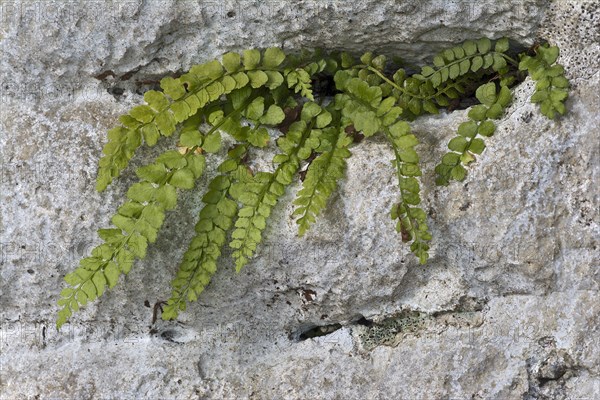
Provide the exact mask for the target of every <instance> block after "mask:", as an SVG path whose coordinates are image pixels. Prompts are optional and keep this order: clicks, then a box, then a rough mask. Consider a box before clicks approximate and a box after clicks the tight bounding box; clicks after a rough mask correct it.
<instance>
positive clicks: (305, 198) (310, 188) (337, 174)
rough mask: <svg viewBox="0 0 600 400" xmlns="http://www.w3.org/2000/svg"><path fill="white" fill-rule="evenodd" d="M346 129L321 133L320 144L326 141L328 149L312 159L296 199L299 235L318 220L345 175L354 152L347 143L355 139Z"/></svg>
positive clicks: (294, 213) (295, 211)
mask: <svg viewBox="0 0 600 400" xmlns="http://www.w3.org/2000/svg"><path fill="white" fill-rule="evenodd" d="M344 130H345V127H331V128H329V129H326V130H324V132H323V134H322V136H321V137H320V141H319V147H324V145H325V148H326V150H325V151H323V152H322V153H321V154H320V155H319V156H318V157H317V158H315V159H314V160H313V161H312V162H311V163H310V165H309V167H308V169H307V172H306V176H305V178H304V182H303V186H302V189H301V190H300V191H298V195H297V198H296V200H294V204H295V205H296V206H297V207H296V209H295V210H294V212H293V214H292V215H293V216H299V218H298V219H297V220H296V223H297V224H298V225H299V226H298V234H299V235H300V236H302V235H304V233H305V232H306V230H307V229H308V228H309V226H310V224H312V223H313V222H315V218H316V216H317V215H319V213H320V212H321V211H322V210H323V209H324V208H325V205H326V204H327V200H328V199H329V197H330V196H331V194H332V193H333V192H334V191H335V189H336V187H337V183H338V181H339V180H340V179H341V178H342V177H343V176H344V172H345V170H346V159H347V158H348V157H350V155H351V153H350V151H349V150H348V146H349V145H350V144H351V143H352V141H353V140H352V138H350V137H348V136H347V135H346V133H345V131H344Z"/></svg>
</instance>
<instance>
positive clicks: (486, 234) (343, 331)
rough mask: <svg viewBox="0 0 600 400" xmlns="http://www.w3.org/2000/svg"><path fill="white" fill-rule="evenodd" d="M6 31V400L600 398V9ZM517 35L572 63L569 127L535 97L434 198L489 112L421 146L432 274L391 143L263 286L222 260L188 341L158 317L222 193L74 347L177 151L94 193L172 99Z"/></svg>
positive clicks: (279, 246) (426, 129)
mask: <svg viewBox="0 0 600 400" xmlns="http://www.w3.org/2000/svg"><path fill="white" fill-rule="evenodd" d="M0 9H1V10H2V15H1V24H2V25H1V30H0V41H1V46H2V60H1V62H2V64H1V65H2V68H1V71H0V73H1V75H0V78H1V80H2V82H1V83H2V104H1V107H0V108H1V111H0V124H1V125H0V132H1V137H0V143H1V149H2V153H1V161H2V193H1V195H2V209H1V220H0V242H1V260H0V263H1V265H0V267H1V269H0V290H1V300H0V307H1V310H2V311H1V314H0V323H1V326H0V334H1V336H0V346H1V354H0V395H1V398H2V399H4V398H6V399H29V398H40V399H46V398H60V399H67V398H69V399H70V398H116V399H132V398H152V399H157V398H165V399H188V398H210V399H213V398H214V399H220V398H231V399H234V398H235V399H243V398H256V399H263V398H265V399H266V398H277V399H279V398H284V399H296V398H315V399H329V398H336V399H337V398H339V399H365V398H376V399H398V398H402V399H438V398H461V399H462V398H474V399H514V398H525V399H538V398H544V399H555V398H557V399H572V398H579V399H590V400H591V399H596V398H600V363H599V358H600V357H599V354H600V297H599V289H600V272H599V268H598V266H599V263H598V256H597V253H598V250H597V246H598V222H599V221H598V189H597V186H598V159H599V157H598V156H599V154H598V153H599V152H598V150H599V148H598V126H599V125H600V97H599V94H598V93H600V72H599V70H600V61H599V60H600V46H599V44H598V43H600V32H599V31H598V26H600V7H599V4H598V2H597V1H592V0H588V1H577V2H575V1H555V2H552V3H551V4H550V5H547V2H545V1H541V0H539V1H534V0H525V1H512V0H511V1H502V2H500V1H487V0H486V1H481V2H471V1H462V0H461V1H443V2H442V1H433V0H430V1H425V2H401V3H400V2H398V3H397V2H391V1H376V0H371V1H367V2H355V1H353V2H342V1H325V2H316V1H314V2H313V1H301V2H294V3H292V2H289V3H288V2H281V1H276V2H273V1H270V2H258V1H256V2H249V1H242V2H229V1H228V2H206V1H201V2H187V1H185V2H183V1H182V2H175V1H131V2H129V1H127V2H82V3H73V2H69V3H62V2H41V1H40V2H3V3H2V4H0ZM504 35H506V36H508V37H509V38H510V39H511V40H512V43H513V44H514V45H521V46H529V45H531V44H532V43H533V41H534V40H535V39H536V37H543V38H545V39H547V40H549V41H550V42H551V43H553V44H557V45H559V46H560V48H561V57H560V59H559V62H561V63H563V64H564V65H565V68H566V71H567V76H568V78H569V79H570V80H571V82H572V84H573V87H572V89H571V93H570V99H569V101H568V102H567V108H568V111H569V113H568V115H566V116H565V117H564V118H562V119H560V120H557V121H549V120H547V119H546V118H545V117H543V116H542V115H541V114H540V113H539V110H538V108H537V106H536V105H534V104H531V103H530V102H529V97H530V96H531V95H532V93H533V90H534V83H533V82H532V81H531V80H529V79H527V80H526V81H525V82H524V83H523V84H521V85H520V86H519V87H518V88H517V89H516V90H515V98H514V103H513V105H512V106H511V107H510V109H509V110H508V112H507V114H506V116H505V117H504V118H503V119H502V120H501V121H500V123H499V124H498V129H497V133H496V134H495V136H494V137H492V138H490V139H489V140H487V142H486V143H487V149H486V151H485V152H484V153H483V155H482V156H481V157H480V158H479V159H478V161H477V163H475V164H474V165H473V166H472V167H470V169H469V176H468V178H467V180H466V181H465V182H463V183H460V184H453V185H450V186H449V187H447V188H439V187H435V186H434V176H433V173H432V171H433V167H434V166H435V164H436V162H437V160H438V159H439V157H440V156H441V155H442V154H443V152H444V149H445V146H446V143H447V142H448V140H449V139H450V138H451V137H453V135H454V134H455V133H454V132H455V131H456V128H457V127H458V125H459V124H460V123H461V122H463V121H464V120H465V119H466V113H467V110H462V111H455V112H453V113H451V114H446V113H444V114H441V115H438V116H433V117H426V118H422V119H419V120H418V121H415V122H414V123H413V127H414V131H415V132H416V133H417V134H418V136H419V137H420V138H422V141H423V144H422V145H421V146H420V147H419V149H418V150H419V152H420V154H421V156H422V160H423V168H424V171H426V173H425V174H424V176H423V178H422V181H423V186H424V188H423V198H424V208H425V210H426V211H427V212H428V214H429V216H430V226H431V229H432V232H433V235H434V240H433V242H432V251H431V256H432V258H431V260H430V262H429V263H428V264H427V265H426V266H419V265H418V264H417V262H416V260H415V259H414V257H413V256H412V255H411V254H410V252H409V250H408V249H407V248H406V246H404V245H402V243H401V241H400V238H399V237H398V234H396V233H395V231H394V224H393V221H391V220H390V219H389V216H388V210H389V208H390V206H391V204H392V203H393V202H394V201H395V199H396V197H397V187H396V181H395V176H394V171H393V169H392V167H391V165H390V163H389V160H390V159H391V158H392V153H391V151H390V149H389V147H388V146H387V145H386V143H384V142H383V141H381V140H377V139H374V140H372V141H364V142H362V143H361V144H359V145H357V146H356V147H355V150H354V155H353V156H352V158H351V159H350V160H349V167H348V171H347V176H346V179H345V180H344V181H343V182H342V184H341V186H340V189H339V192H338V193H337V194H336V195H334V196H333V199H332V201H331V202H330V205H329V207H328V209H327V211H326V212H325V214H324V215H323V216H322V218H321V219H320V221H318V222H317V223H316V224H315V226H314V227H313V229H311V230H310V231H309V232H308V233H307V235H306V236H305V237H303V238H298V237H297V236H296V226H295V223H294V221H293V220H292V219H291V218H290V217H289V215H290V213H291V211H292V206H291V204H290V202H291V200H292V199H293V197H294V194H295V192H296V191H297V190H298V185H296V186H294V187H292V189H291V190H290V192H289V193H288V194H287V195H286V196H285V198H284V199H283V201H282V202H281V203H280V205H278V206H277V207H276V208H275V211H274V215H273V217H272V219H271V226H270V227H269V228H267V230H266V232H265V242H266V243H265V245H264V246H263V247H262V248H261V250H260V251H259V254H258V255H257V257H256V258H255V259H254V260H252V262H251V263H250V264H249V265H247V266H246V267H245V268H244V270H243V271H242V272H241V273H240V274H236V273H235V272H234V268H233V265H232V263H231V261H230V260H229V259H228V258H223V259H222V263H221V269H220V270H219V271H218V272H217V274H216V276H215V278H214V280H213V282H212V283H211V285H210V286H209V287H208V289H207V290H206V291H205V292H204V293H203V294H202V296H201V298H200V299H199V301H198V302H197V303H193V304H191V305H190V307H189V308H188V311H186V312H185V313H182V315H181V317H180V319H179V321H177V322H163V321H160V320H159V321H157V322H156V323H155V324H152V318H153V307H154V306H155V304H156V303H157V302H158V301H160V300H164V299H166V298H167V296H168V295H169V284H168V282H169V280H170V279H171V277H172V276H173V274H174V273H175V271H176V268H177V263H178V261H179V260H180V258H181V256H182V254H183V252H184V251H185V248H186V246H187V242H188V240H189V239H190V238H191V236H192V234H193V232H192V231H193V225H194V222H195V215H196V214H197V212H198V209H199V206H200V202H199V195H200V194H201V192H202V190H201V188H202V187H203V186H204V185H205V184H206V180H203V181H202V182H200V184H199V189H198V190H196V191H193V192H190V193H186V194H184V195H182V196H181V200H180V203H179V207H178V209H177V211H174V212H172V213H170V214H169V215H168V221H167V222H166V223H165V226H164V228H163V230H162V231H161V236H160V238H159V240H158V242H157V243H156V244H155V245H153V246H151V247H150V248H149V251H148V257H147V259H146V260H144V261H141V262H138V263H137V264H136V265H135V267H134V269H133V270H132V272H131V273H130V274H129V276H127V277H126V278H124V279H123V278H121V282H120V284H119V286H118V287H116V288H115V289H113V290H111V291H110V292H109V293H107V294H106V295H105V296H103V298H102V299H101V300H99V301H97V302H95V303H93V304H91V305H88V306H87V307H86V308H85V310H83V311H82V312H80V313H79V314H77V315H76V316H75V317H74V318H73V320H72V321H71V323H70V324H67V325H66V326H65V327H64V328H63V330H62V331H61V332H57V331H56V330H55V328H54V318H55V313H56V311H57V307H56V305H55V304H56V300H57V297H58V293H59V291H60V288H61V287H62V277H63V276H64V275H65V274H66V273H67V272H69V271H71V270H72V269H73V268H75V267H76V265H77V262H78V260H79V259H80V258H81V257H82V256H84V255H86V254H88V252H89V251H90V250H91V249H92V248H93V246H94V245H96V244H98V243H99V241H98V238H97V236H96V233H95V231H96V230H97V229H98V228H101V227H106V226H108V224H109V220H110V216H111V215H112V213H113V212H114V210H115V208H116V207H117V206H118V205H119V204H120V203H121V202H122V200H123V198H124V194H125V191H126V189H127V187H128V185H129V184H130V183H132V182H133V178H134V175H133V167H134V166H138V165H141V164H143V163H145V162H148V161H149V160H151V159H152V158H153V157H154V156H155V155H156V154H157V153H158V152H159V151H160V150H161V149H152V150H142V151H140V153H139V154H138V155H136V157H135V158H134V160H133V163H132V164H133V165H132V167H129V168H128V169H127V170H126V171H125V173H124V174H123V176H122V177H121V178H120V179H119V180H118V181H117V182H115V184H113V185H112V186H111V187H110V188H109V189H108V190H107V191H106V192H105V193H102V194H99V193H97V192H95V190H94V179H95V173H96V165H97V162H98V159H99V157H100V155H101V148H102V144H103V143H104V141H105V132H106V130H107V129H108V128H110V127H111V126H113V125H114V124H115V123H116V120H117V117H118V115H120V114H121V113H124V112H126V111H127V110H128V109H129V108H130V107H131V106H133V105H135V104H139V102H140V101H141V95H140V93H141V92H142V90H144V89H147V88H148V87H150V86H152V85H153V84H154V83H153V82H152V81H156V80H157V79H158V78H160V77H161V76H163V75H164V74H168V73H171V72H178V71H184V70H186V69H188V68H189V67H190V65H192V64H194V63H198V62H203V61H206V60H208V59H211V58H214V57H217V56H219V55H220V54H222V53H224V52H226V51H231V50H233V51H240V50H243V49H245V48H249V47H267V46H282V47H283V48H284V49H286V50H288V51H299V50H300V49H302V48H304V47H314V46H322V47H324V48H326V49H329V50H349V51H352V52H353V53H357V54H358V53H361V52H363V51H366V50H371V51H377V52H383V53H385V54H387V55H390V56H391V55H399V56H401V57H402V58H404V59H405V60H407V61H409V62H414V63H418V62H421V61H422V60H426V59H428V57H430V56H431V55H432V54H433V53H434V52H435V51H436V50H438V49H440V48H443V47H444V46H446V45H449V44H453V43H458V42H460V41H462V40H465V39H468V38H477V37H480V36H488V37H491V38H498V37H501V36H504ZM159 147H160V146H159ZM166 147H167V144H165V145H163V146H162V149H165V148H166ZM211 168H214V166H211V167H210V168H209V170H210V169H211ZM209 172H210V171H209ZM317 331H319V334H324V335H322V336H317V337H309V336H311V334H310V332H317Z"/></svg>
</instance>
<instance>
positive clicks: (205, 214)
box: [162, 145, 250, 320]
mask: <svg viewBox="0 0 600 400" xmlns="http://www.w3.org/2000/svg"><path fill="white" fill-rule="evenodd" d="M246 151H247V148H246V146H243V145H240V146H236V147H235V148H234V149H232V150H230V151H229V153H228V158H227V159H226V160H225V161H224V162H223V163H221V165H220V166H219V168H218V171H219V172H220V173H221V174H220V175H217V176H216V177H215V178H213V179H212V181H211V182H210V183H209V184H208V191H207V192H206V194H205V195H204V197H202V201H203V202H204V204H205V205H204V207H203V208H202V210H201V211H200V219H199V220H198V223H197V224H196V227H195V231H196V236H195V237H194V238H193V239H192V240H191V242H190V245H189V247H188V250H187V251H186V252H185V255H184V256H183V261H182V262H181V265H180V266H179V270H178V271H177V275H176V277H175V278H174V279H173V281H172V283H171V286H172V294H171V298H170V299H169V300H168V301H167V304H166V305H165V307H164V310H163V313H162V318H163V319H165V320H169V319H175V318H177V316H178V315H179V311H184V310H185V308H186V301H196V300H197V299H198V296H199V295H200V293H201V292H202V291H203V290H204V288H205V287H206V286H207V285H208V284H209V282H210V280H211V279H212V276H213V275H214V274H215V272H216V270H217V260H218V259H219V257H220V256H221V251H222V248H223V246H224V245H225V243H226V241H227V232H228V231H229V229H230V228H231V227H232V226H233V220H234V218H235V216H236V215H237V211H238V205H237V203H236V202H235V201H233V200H231V199H230V198H229V188H230V187H231V184H232V182H233V180H234V179H237V180H238V181H240V180H245V181H248V180H249V179H250V177H249V174H248V172H247V170H246V167H244V166H240V163H241V159H242V158H243V157H244V156H245V155H246ZM242 176H246V178H245V179H242V178H241V177H242Z"/></svg>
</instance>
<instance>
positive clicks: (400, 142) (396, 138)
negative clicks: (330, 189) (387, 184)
mask: <svg viewBox="0 0 600 400" xmlns="http://www.w3.org/2000/svg"><path fill="white" fill-rule="evenodd" d="M385 132H386V136H387V138H388V139H389V141H390V143H391V144H392V147H393V148H394V155H395V159H394V160H393V164H394V166H395V167H396V175H397V176H398V186H399V187H400V201H399V202H398V203H397V204H394V206H393V207H392V212H391V217H392V219H394V220H396V219H397V220H398V222H397V223H396V231H398V232H399V233H400V234H401V235H402V241H403V242H405V243H411V242H412V243H411V245H410V249H411V251H412V252H413V253H414V254H415V255H416V256H417V257H418V258H419V262H420V263H421V264H425V263H426V262H427V259H428V258H429V253H428V251H429V244H428V242H429V241H430V240H431V233H430V232H429V227H428V226H427V215H426V214H425V211H423V209H421V208H419V207H418V205H419V204H421V197H420V195H419V192H420V191H421V188H420V185H419V181H418V180H417V177H419V176H421V175H422V173H421V170H420V168H419V156H418V154H417V152H416V151H415V149H414V148H415V146H416V145H417V144H419V141H418V139H417V137H416V136H415V135H413V134H411V133H410V125H408V123H407V122H405V121H399V122H396V123H395V124H393V125H391V126H389V127H386V129H385Z"/></svg>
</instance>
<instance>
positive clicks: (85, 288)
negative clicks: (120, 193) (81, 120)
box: [56, 151, 204, 328]
mask: <svg viewBox="0 0 600 400" xmlns="http://www.w3.org/2000/svg"><path fill="white" fill-rule="evenodd" d="M203 172H204V157H203V156H202V155H199V154H195V153H190V154H187V155H185V156H184V155H181V154H180V153H179V152H177V151H168V152H166V153H164V154H162V155H161V156H159V157H158V158H157V159H156V162H155V163H153V164H150V165H148V166H144V167H140V168H138V170H137V175H138V176H139V177H140V179H141V182H139V183H136V184H134V185H132V186H131V187H130V188H129V191H128V192H127V197H128V198H129V201H128V202H126V203H125V204H123V205H122V206H121V207H119V209H118V212H117V214H115V215H114V216H113V218H112V223H113V225H114V226H115V227H116V228H112V229H101V230H99V231H98V234H99V236H100V238H101V239H102V240H103V241H104V243H103V244H101V245H99V246H97V247H96V248H94V249H93V250H92V255H91V256H89V257H86V258H84V259H82V260H81V262H80V264H79V268H77V269H76V270H75V271H73V272H71V273H69V274H68V275H66V276H65V281H66V282H67V284H69V286H70V287H68V288H65V289H63V290H62V292H61V299H60V300H58V305H59V306H61V307H62V309H61V310H60V311H59V313H58V319H57V321H56V326H57V328H60V327H61V326H62V325H63V324H64V323H65V322H66V321H67V319H68V318H69V317H70V316H71V314H72V311H77V310H79V307H80V306H85V305H86V304H87V303H88V302H90V301H93V300H95V299H96V298H98V297H100V296H101V295H102V294H103V293H104V291H105V288H106V286H108V287H109V288H113V287H114V286H115V285H116V284H117V281H118V279H119V276H120V275H121V274H127V273H128V272H129V271H130V270H131V267H132V265H133V262H134V261H135V259H141V258H144V257H145V256H146V248H147V246H148V243H153V242H154V241H155V240H156V237H157V234H158V230H159V229H160V227H161V226H162V224H163V221H164V218H165V211H167V210H171V209H173V208H174V207H175V205H176V203H177V191H176V188H181V189H191V188H192V187H193V186H194V181H195V180H196V179H198V178H199V177H200V176H201V175H202V173H203Z"/></svg>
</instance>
